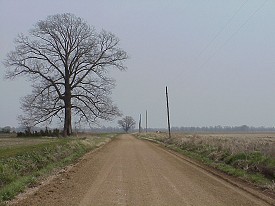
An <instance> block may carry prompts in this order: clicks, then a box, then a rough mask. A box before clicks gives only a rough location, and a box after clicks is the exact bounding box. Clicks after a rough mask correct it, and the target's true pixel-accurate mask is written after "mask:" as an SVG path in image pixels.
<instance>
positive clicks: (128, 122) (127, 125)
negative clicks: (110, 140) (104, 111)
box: [117, 116, 136, 132]
mask: <svg viewBox="0 0 275 206" xmlns="http://www.w3.org/2000/svg"><path fill="white" fill-rule="evenodd" d="M117 123H118V125H119V126H120V127H121V128H122V129H123V130H124V131H125V132H128V131H129V130H130V129H131V128H134V127H135V124H136V122H135V120H134V119H133V117H130V116H126V117H124V118H123V119H121V120H118V122H117Z"/></svg>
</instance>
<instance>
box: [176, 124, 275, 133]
mask: <svg viewBox="0 0 275 206" xmlns="http://www.w3.org/2000/svg"><path fill="white" fill-rule="evenodd" d="M172 131H174V132H177V131H179V132H275V128H274V127H249V126H247V125H241V126H220V125H218V126H210V127H172Z"/></svg>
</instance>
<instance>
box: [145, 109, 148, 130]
mask: <svg viewBox="0 0 275 206" xmlns="http://www.w3.org/2000/svg"><path fill="white" fill-rule="evenodd" d="M145 124H146V130H145V131H146V133H147V126H148V113H147V110H146V119H145Z"/></svg>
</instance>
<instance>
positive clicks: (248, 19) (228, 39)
mask: <svg viewBox="0 0 275 206" xmlns="http://www.w3.org/2000/svg"><path fill="white" fill-rule="evenodd" d="M267 1H268V0H265V1H264V2H263V3H262V4H260V5H259V7H257V9H256V10H254V12H252V13H251V14H250V15H249V17H248V18H247V19H246V21H245V22H244V23H242V24H241V25H240V26H239V27H238V28H237V30H236V31H234V32H233V33H232V34H231V35H230V36H229V38H227V39H226V40H225V42H224V43H223V44H222V45H221V46H220V47H218V48H217V49H216V50H215V51H214V53H212V55H211V56H209V57H208V58H207V59H206V61H204V62H203V63H202V64H201V65H200V66H199V68H202V67H203V66H204V65H205V64H207V63H208V62H209V61H210V60H211V59H212V58H213V57H214V56H215V55H216V54H217V53H218V51H220V50H221V49H222V48H223V47H225V46H226V45H227V44H228V42H230V41H231V39H232V38H233V37H234V36H235V35H236V34H237V33H239V32H240V31H241V29H242V28H243V27H244V26H245V25H246V24H247V23H248V22H249V21H250V19H251V18H252V17H254V16H255V15H256V14H257V13H258V12H259V11H260V10H261V9H262V8H263V7H264V5H265V4H266V3H267Z"/></svg>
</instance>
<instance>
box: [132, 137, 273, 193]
mask: <svg viewBox="0 0 275 206" xmlns="http://www.w3.org/2000/svg"><path fill="white" fill-rule="evenodd" d="M135 135H136V137H138V138H140V139H145V140H150V141H153V142H156V143H159V144H163V145H164V146H166V147H168V148H170V149H172V150H174V151H176V152H178V153H182V154H184V155H186V156H188V157H190V158H192V159H195V160H197V161H199V162H202V163H203V164H206V165H208V166H211V167H214V168H216V169H218V170H221V171H223V172H225V173H227V174H229V175H231V176H235V177H238V178H240V179H242V180H245V181H247V182H250V183H252V184H254V185H256V186H257V187H260V188H262V189H263V190H269V191H270V192H271V193H275V137H268V136H266V135H263V137H261V136H260V137H259V135H258V136H257V135H256V134H255V135H251V137H250V138H248V136H249V135H248V136H246V137H245V138H243V137H241V136H242V134H238V135H239V137H238V135H236V134H233V135H231V136H230V135H229V136H228V135H227V136H226V135H222V134H220V135H218V134H215V135H210V134H207V135H203V134H201V135H193V134H192V135H190V134H172V138H168V136H167V134H165V133H147V134H142V133H141V134H135ZM256 136H257V137H256Z"/></svg>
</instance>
